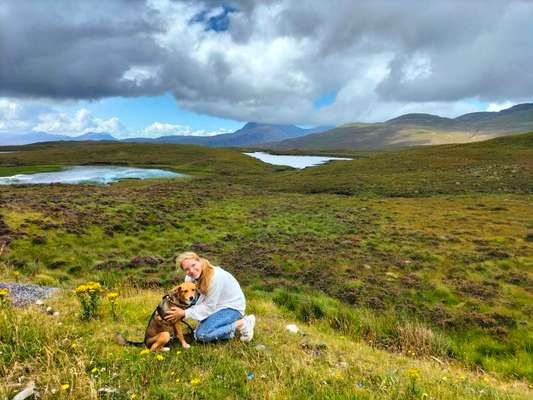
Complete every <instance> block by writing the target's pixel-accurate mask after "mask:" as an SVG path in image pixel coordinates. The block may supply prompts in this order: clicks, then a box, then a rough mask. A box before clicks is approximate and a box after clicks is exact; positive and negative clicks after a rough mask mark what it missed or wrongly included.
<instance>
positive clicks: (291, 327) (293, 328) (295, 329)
mask: <svg viewBox="0 0 533 400" xmlns="http://www.w3.org/2000/svg"><path fill="white" fill-rule="evenodd" d="M285 329H287V330H288V331H289V332H291V333H298V332H299V331H300V329H299V328H298V327H297V326H296V325H295V324H289V325H287V326H285Z"/></svg>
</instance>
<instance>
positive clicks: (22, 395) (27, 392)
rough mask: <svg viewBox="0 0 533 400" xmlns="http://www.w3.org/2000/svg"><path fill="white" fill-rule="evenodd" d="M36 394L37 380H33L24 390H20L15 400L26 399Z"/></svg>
mask: <svg viewBox="0 0 533 400" xmlns="http://www.w3.org/2000/svg"><path fill="white" fill-rule="evenodd" d="M34 395H36V392H35V382H34V381H31V382H29V383H28V384H27V385H26V387H25V388H24V389H23V390H22V391H20V392H18V393H17V394H16V395H15V397H13V400H24V399H27V398H28V397H31V396H34Z"/></svg>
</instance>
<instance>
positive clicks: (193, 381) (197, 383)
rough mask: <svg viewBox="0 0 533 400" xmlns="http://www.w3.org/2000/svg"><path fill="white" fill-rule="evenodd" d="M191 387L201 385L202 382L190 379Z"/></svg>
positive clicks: (197, 379)
mask: <svg viewBox="0 0 533 400" xmlns="http://www.w3.org/2000/svg"><path fill="white" fill-rule="evenodd" d="M190 383H191V385H199V384H200V383H202V381H201V380H200V378H194V379H191V382H190Z"/></svg>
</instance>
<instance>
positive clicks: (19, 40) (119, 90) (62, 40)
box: [0, 0, 533, 124]
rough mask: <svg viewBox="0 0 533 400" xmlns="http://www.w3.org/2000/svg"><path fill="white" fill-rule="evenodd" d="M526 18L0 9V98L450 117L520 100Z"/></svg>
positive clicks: (251, 113) (307, 5) (263, 8)
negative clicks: (138, 100) (166, 100)
mask: <svg viewBox="0 0 533 400" xmlns="http://www.w3.org/2000/svg"><path fill="white" fill-rule="evenodd" d="M532 18H533V2H530V1H525V0H510V1H506V2H502V1H499V0H471V1H468V2H464V1H459V0H449V1H446V2H443V1H434V2H424V3H423V4H421V2H420V1H416V0H405V1H402V2H391V1H384V0H382V1H379V0H372V1H359V2H354V1H351V0H336V1H335V3H334V5H332V3H331V2H325V1H320V0H316V1H312V0H307V1H306V0H302V1H299V2H295V1H290V0H264V1H251V0H246V1H245V0H242V1H232V0H228V1H225V2H221V1H214V0H204V1H192V0H183V1H179V0H149V1H141V0H135V1H127V0H119V1H113V2H100V1H96V0H92V1H89V0H87V1H83V2H72V1H68V0H57V1H54V2H31V4H30V2H21V1H17V0H7V1H6V2H5V4H4V6H3V9H2V12H0V30H1V32H0V36H1V37H2V41H1V44H0V46H1V48H0V52H1V53H2V57H1V58H0V82H1V85H0V95H4V96H10V97H26V98H47V99H98V98H105V97H110V96H140V95H158V94H162V93H165V92H167V91H170V92H171V93H173V95H174V97H175V98H176V101H177V104H178V105H179V106H181V107H183V108H185V109H187V110H190V111H194V112H198V113H204V114H209V115H213V116H218V117H224V118H231V119H236V120H241V121H259V122H271V123H297V124H339V123H343V122H350V121H357V120H361V121H376V120H383V119H386V118H390V117H393V116H396V115H398V114H401V113H402V112H404V111H405V110H410V111H417V112H433V113H437V114H441V115H447V116H455V115H458V114H460V113H462V112H469V111H476V108H475V107H474V106H473V105H472V104H474V103H475V101H477V102H478V103H479V102H480V101H481V102H487V103H502V102H505V101H510V102H513V103H519V102H523V101H528V100H531V93H533V69H531V68H527V66H528V65H532V64H533V52H532V51H531V48H532V46H533V39H532V38H533V24H531V19H532ZM329 93H337V96H336V97H335V99H334V101H333V102H332V103H331V104H328V105H327V106H325V107H321V108H320V109H317V108H316V107H315V106H314V105H315V102H316V101H317V99H320V98H322V97H324V96H326V95H327V94H329ZM473 99H474V100H475V101H472V100H473ZM456 113H457V114H456Z"/></svg>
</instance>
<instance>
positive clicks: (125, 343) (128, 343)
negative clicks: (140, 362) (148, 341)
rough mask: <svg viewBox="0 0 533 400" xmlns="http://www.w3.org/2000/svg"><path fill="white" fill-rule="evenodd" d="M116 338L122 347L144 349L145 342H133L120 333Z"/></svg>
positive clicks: (116, 334)
mask: <svg viewBox="0 0 533 400" xmlns="http://www.w3.org/2000/svg"><path fill="white" fill-rule="evenodd" d="M115 338H116V339H117V342H118V344H120V345H122V346H135V347H144V342H132V341H131V340H128V339H126V338H125V337H124V336H122V334H121V333H120V332H117V333H115Z"/></svg>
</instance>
